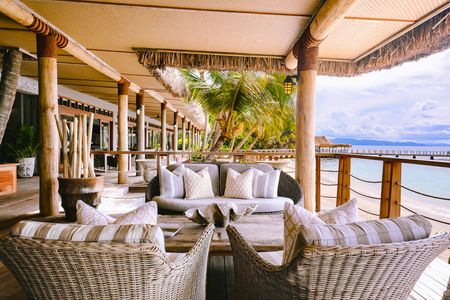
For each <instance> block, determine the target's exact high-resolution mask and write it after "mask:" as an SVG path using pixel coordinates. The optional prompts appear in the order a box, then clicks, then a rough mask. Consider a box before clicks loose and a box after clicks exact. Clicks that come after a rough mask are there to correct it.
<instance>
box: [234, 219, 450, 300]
mask: <svg viewBox="0 0 450 300" xmlns="http://www.w3.org/2000/svg"><path fill="white" fill-rule="evenodd" d="M227 232H228V236H229V239H230V243H231V248H232V251H233V260H234V272H235V289H236V291H235V295H236V296H237V297H236V298H237V299H262V300H263V299H333V300H335V299H395V300H397V299H406V298H407V296H408V295H409V293H410V292H411V290H412V288H413V286H414V284H415V283H416V281H417V280H418V279H419V277H420V275H421V274H422V272H423V271H424V270H425V268H426V267H427V266H428V264H430V263H431V261H432V260H433V259H434V258H436V257H437V256H438V255H439V253H441V252H442V251H444V250H445V249H447V248H448V247H449V245H450V239H449V238H450V234H449V233H441V234H438V235H435V236H433V237H430V238H427V239H423V240H418V241H411V242H405V243H397V244H383V245H376V246H353V247H307V248H306V249H305V250H304V252H303V253H301V254H299V255H298V256H297V257H296V258H294V259H293V260H292V261H291V262H290V263H289V264H285V265H281V266H275V265H272V264H270V263H268V262H266V261H265V260H264V259H262V258H261V257H260V256H259V255H258V253H256V252H255V250H254V249H253V248H252V247H251V246H250V245H249V244H248V243H247V242H246V241H245V240H244V238H243V237H242V236H241V235H240V234H239V233H238V231H237V230H236V228H234V227H233V226H228V227H227Z"/></svg>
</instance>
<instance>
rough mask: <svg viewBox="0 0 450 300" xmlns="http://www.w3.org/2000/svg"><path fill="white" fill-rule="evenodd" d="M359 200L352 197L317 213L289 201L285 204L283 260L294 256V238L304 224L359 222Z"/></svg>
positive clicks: (285, 260)
mask: <svg viewBox="0 0 450 300" xmlns="http://www.w3.org/2000/svg"><path fill="white" fill-rule="evenodd" d="M357 220H358V202H357V201H356V199H352V200H350V201H349V202H347V203H345V204H343V205H341V206H338V207H336V208H334V209H331V210H329V211H327V212H324V213H320V214H315V213H312V212H310V211H309V210H307V209H304V208H303V207H301V206H297V205H293V204H290V203H288V202H286V203H285V204H284V251H283V262H285V263H286V262H287V259H288V258H292V257H293V255H294V254H293V253H291V252H292V251H294V250H295V249H294V239H295V237H296V236H297V231H298V229H299V228H300V226H302V225H325V224H347V223H353V222H357Z"/></svg>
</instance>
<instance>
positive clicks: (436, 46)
mask: <svg viewBox="0 0 450 300" xmlns="http://www.w3.org/2000/svg"><path fill="white" fill-rule="evenodd" d="M447 48H450V8H448V9H446V10H444V11H442V12H441V13H439V14H437V15H436V16H434V17H432V18H430V19H429V20H427V21H426V22H424V23H422V24H421V25H419V26H417V27H415V28H414V29H412V30H410V31H409V32H407V33H405V34H404V35H402V36H400V37H399V38H397V39H395V40H394V41H392V42H390V43H388V44H386V45H384V46H383V47H381V48H380V49H378V50H376V51H374V52H372V53H370V54H369V55H367V56H365V57H364V58H362V59H361V60H359V61H357V62H355V61H349V62H345V61H330V60H319V70H318V73H319V74H320V75H329V76H355V75H359V74H362V73H367V72H371V71H375V70H382V69H389V68H392V67H395V66H397V65H400V64H402V63H404V62H407V61H413V60H418V59H420V58H422V57H425V56H428V55H431V54H433V53H436V52H439V51H442V50H444V49H447ZM135 52H136V54H137V55H138V57H139V62H140V63H141V64H143V65H144V66H145V67H147V68H148V69H149V70H154V69H164V68H165V67H167V66H170V67H175V68H182V69H191V68H195V69H203V70H230V71H262V72H267V73H274V72H276V73H285V74H292V73H295V70H294V71H293V70H289V69H287V68H286V67H285V65H284V59H283V58H277V57H260V56H232V55H223V54H214V53H187V52H169V51H167V50H165V51H158V50H155V49H135Z"/></svg>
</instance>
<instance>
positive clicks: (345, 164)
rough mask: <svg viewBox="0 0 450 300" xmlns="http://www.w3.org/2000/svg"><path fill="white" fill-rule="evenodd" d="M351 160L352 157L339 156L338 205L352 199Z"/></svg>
mask: <svg viewBox="0 0 450 300" xmlns="http://www.w3.org/2000/svg"><path fill="white" fill-rule="evenodd" d="M350 162H351V158H350V157H346V156H341V157H339V171H338V172H339V173H338V185H337V194H336V206H339V205H342V204H344V203H347V202H348V201H349V200H350V170H351V169H350Z"/></svg>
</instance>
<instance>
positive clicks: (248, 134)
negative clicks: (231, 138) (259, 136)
mask: <svg viewBox="0 0 450 300" xmlns="http://www.w3.org/2000/svg"><path fill="white" fill-rule="evenodd" d="M255 131H256V127H254V128H252V129H251V130H250V131H249V132H248V133H247V135H246V136H245V137H244V138H243V139H242V141H241V142H240V143H239V144H238V145H237V146H236V148H234V149H233V152H237V151H239V150H241V148H242V146H244V144H245V142H246V141H247V140H248V139H249V138H250V137H251V136H252V134H253V132H255Z"/></svg>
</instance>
